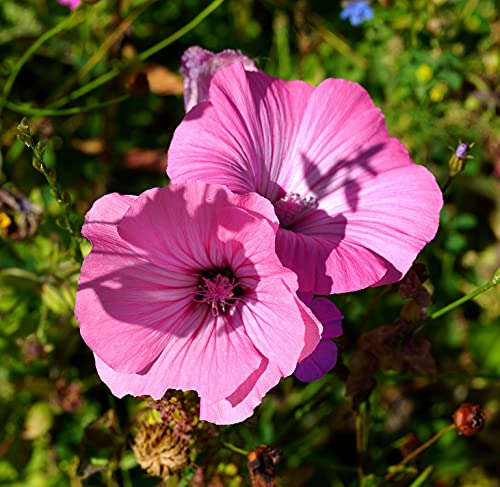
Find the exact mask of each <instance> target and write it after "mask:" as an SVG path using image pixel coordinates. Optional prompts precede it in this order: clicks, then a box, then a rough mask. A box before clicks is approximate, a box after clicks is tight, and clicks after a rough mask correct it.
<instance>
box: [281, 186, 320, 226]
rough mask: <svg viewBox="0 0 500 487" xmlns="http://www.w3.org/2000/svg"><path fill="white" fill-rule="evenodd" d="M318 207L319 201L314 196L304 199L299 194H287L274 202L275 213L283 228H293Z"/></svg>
mask: <svg viewBox="0 0 500 487" xmlns="http://www.w3.org/2000/svg"><path fill="white" fill-rule="evenodd" d="M317 207H318V200H317V199H316V198H315V197H314V196H308V197H307V198H303V197H302V196H300V194H298V193H287V194H285V196H283V197H282V198H280V199H279V200H278V201H275V202H274V211H275V212H276V216H277V217H278V220H279V221H280V227H282V228H288V227H291V226H292V225H294V224H295V223H297V222H298V221H299V220H300V219H301V218H302V217H303V216H304V215H306V214H307V213H309V212H310V211H311V210H315V209H316V208H317Z"/></svg>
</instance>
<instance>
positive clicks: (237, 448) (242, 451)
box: [222, 441, 250, 457]
mask: <svg viewBox="0 0 500 487" xmlns="http://www.w3.org/2000/svg"><path fill="white" fill-rule="evenodd" d="M222 444H223V445H224V446H225V447H226V448H228V449H229V450H231V451H234V452H235V453H239V454H240V455H244V456H245V457H246V456H247V455H248V454H249V453H250V452H249V451H247V450H243V448H239V447H237V446H235V445H233V444H232V443H229V442H227V441H224V443H222Z"/></svg>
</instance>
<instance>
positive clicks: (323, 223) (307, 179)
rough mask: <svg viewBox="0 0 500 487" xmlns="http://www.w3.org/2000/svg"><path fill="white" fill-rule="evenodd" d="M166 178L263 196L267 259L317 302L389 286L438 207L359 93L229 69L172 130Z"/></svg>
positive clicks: (425, 180) (433, 222)
mask: <svg viewBox="0 0 500 487" xmlns="http://www.w3.org/2000/svg"><path fill="white" fill-rule="evenodd" d="M168 175H169V176H170V178H171V179H172V181H174V182H182V181H187V180H192V179H196V180H202V181H206V182H210V183H219V184H224V185H226V186H228V187H229V188H230V189H231V190H233V191H235V192H237V193H240V194H244V193H247V192H252V191H255V192H257V193H259V194H261V195H262V196H264V197H266V198H267V199H268V200H270V201H271V202H272V204H273V205H274V209H275V212H276V214H277V216H278V218H279V221H280V229H279V231H278V233H277V247H276V250H277V253H278V256H279V257H280V259H281V261H282V262H283V264H284V265H285V266H287V267H289V268H291V269H292V270H294V271H295V272H296V273H297V274H298V276H299V285H300V290H301V291H304V292H314V293H317V294H330V293H341V292H348V291H354V290H357V289H362V288H365V287H367V286H373V285H378V284H382V283H389V282H395V281H397V280H399V279H400V278H401V276H402V275H403V274H404V273H405V272H406V271H407V270H408V269H409V267H410V266H411V264H412V262H413V260H414V259H415V257H416V256H417V254H418V253H419V252H420V250H421V249H422V248H423V247H424V245H425V244H426V243H427V242H429V241H430V240H431V239H432V238H433V237H434V235H435V233H436V230H437V227H438V221H439V211H440V209H441V206H442V194H441V191H440V190H439V187H438V186H437V184H436V181H435V179H434V177H433V176H432V174H431V173H430V172H429V171H427V170H426V169H425V168H424V167H422V166H419V165H416V164H414V163H413V162H412V161H411V159H410V157H409V156H408V153H407V151H406V149H405V148H404V146H403V145H402V144H401V143H400V142H399V141H398V140H397V139H395V138H392V137H389V135H388V134H387V129H386V126H385V123H384V117H383V115H382V113H381V111H380V110H379V109H378V108H377V107H375V105H374V104H373V102H372V101H371V99H370V97H369V95H368V94H367V92H366V91H365V90H364V89H363V88H362V87H361V86H359V85H358V84H356V83H351V82H349V81H345V80H341V79H327V80H325V81H323V82H322V83H321V84H320V85H319V86H318V87H317V88H314V87H312V86H310V85H308V84H306V83H304V82H302V81H283V80H280V79H275V78H272V77H271V76H268V75H266V74H265V73H263V72H260V71H258V72H246V71H245V70H244V69H243V66H242V65H241V64H240V63H235V64H231V65H230V66H227V67H225V68H223V69H222V70H220V71H219V72H217V73H216V74H215V76H214V78H213V79H212V81H211V83H210V92H209V101H207V102H204V103H200V104H199V105H197V106H195V107H194V108H193V109H192V110H191V111H190V112H189V113H188V114H187V115H186V117H185V118H184V120H183V121H182V123H181V124H180V125H179V127H178V128H177V130H176V132H175V134H174V137H173V140H172V143H171V145H170V149H169V152H168Z"/></svg>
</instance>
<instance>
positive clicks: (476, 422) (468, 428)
mask: <svg viewBox="0 0 500 487" xmlns="http://www.w3.org/2000/svg"><path fill="white" fill-rule="evenodd" d="M485 421H486V415H485V414H484V411H483V410H482V409H481V406H479V405H478V404H471V403H468V402H464V403H463V404H462V405H461V406H460V407H459V408H458V409H457V410H456V411H455V412H454V413H453V423H454V424H455V426H456V428H457V430H458V432H459V434H461V435H464V436H474V435H475V434H477V433H479V432H480V431H481V430H482V429H483V427H484V424H485Z"/></svg>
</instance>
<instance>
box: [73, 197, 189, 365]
mask: <svg viewBox="0 0 500 487" xmlns="http://www.w3.org/2000/svg"><path fill="white" fill-rule="evenodd" d="M134 201H136V199H135V197H131V196H120V195H117V194H112V195H107V196H104V197H103V198H101V199H99V200H98V201H97V202H96V203H95V204H94V206H93V207H92V209H91V210H90V211H89V212H88V214H87V216H86V219H85V224H84V226H83V228H82V233H83V235H85V236H86V237H87V238H89V239H90V240H91V242H92V246H93V250H92V251H91V253H90V254H89V255H88V256H87V258H86V259H85V261H84V263H83V265H82V271H81V276H80V279H79V283H78V286H79V291H78V293H77V299H76V304H75V315H76V318H77V321H78V322H79V323H80V332H81V334H82V337H83V339H84V340H85V341H86V343H87V344H88V345H89V346H90V347H91V348H92V349H93V350H95V351H99V353H100V354H101V356H106V359H107V361H108V363H110V364H111V365H114V366H115V367H116V368H117V369H119V370H121V371H123V372H138V371H140V370H142V369H144V368H145V367H147V366H148V365H149V364H150V363H151V362H152V361H153V360H154V359H155V358H156V357H157V356H158V355H159V353H160V352H161V350H162V335H163V334H162V332H161V327H160V325H158V323H159V322H161V321H162V319H163V318H164V317H165V316H164V309H163V301H162V299H159V298H158V296H157V293H155V289H156V286H157V283H158V282H160V283H162V282H163V283H166V282H169V285H171V284H172V283H173V282H175V276H171V275H166V274H165V272H164V271H163V270H162V269H160V268H157V267H154V266H151V265H149V264H148V263H147V262H145V261H144V260H142V259H140V258H139V257H138V256H137V255H136V254H135V253H134V252H133V251H132V250H131V249H130V247H129V246H128V244H127V243H126V242H124V241H123V240H122V239H121V238H120V236H119V235H118V232H117V230H116V228H117V227H116V224H117V222H118V221H119V220H120V217H121V216H122V215H123V213H124V212H125V211H127V210H128V209H129V206H130V204H131V203H133V202H134ZM110 255H112V256H113V258H111V259H110ZM177 284H179V285H180V286H185V285H186V283H185V280H181V281H180V282H178V283H177ZM190 284H191V285H192V284H193V283H190ZM141 286H144V288H145V289H144V292H140V293H138V289H140V288H141ZM117 288H118V289H121V291H120V293H117V292H116V289H117ZM117 294H119V295H117ZM144 302H146V303H148V302H149V304H150V308H149V309H148V312H147V313H145V312H144V305H143V303H144ZM180 305H181V304H180ZM171 312H172V311H171ZM103 323H106V326H102V324H103ZM155 325H156V326H157V327H158V328H160V329H155V328H154V327H155ZM150 326H153V329H152V330H151V328H150ZM130 333H133V334H134V335H135V336H136V337H137V340H133V341H131V340H130V339H129V334H130ZM110 340H111V341H110ZM141 340H144V342H142V343H141ZM110 343H114V344H115V346H114V347H112V348H110V347H109V344H110ZM143 347H144V348H143ZM107 351H109V352H110V353H109V355H107V354H106V352H107Z"/></svg>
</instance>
